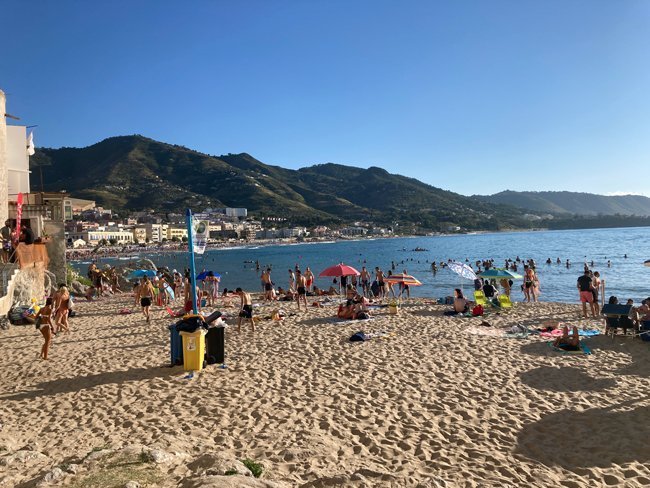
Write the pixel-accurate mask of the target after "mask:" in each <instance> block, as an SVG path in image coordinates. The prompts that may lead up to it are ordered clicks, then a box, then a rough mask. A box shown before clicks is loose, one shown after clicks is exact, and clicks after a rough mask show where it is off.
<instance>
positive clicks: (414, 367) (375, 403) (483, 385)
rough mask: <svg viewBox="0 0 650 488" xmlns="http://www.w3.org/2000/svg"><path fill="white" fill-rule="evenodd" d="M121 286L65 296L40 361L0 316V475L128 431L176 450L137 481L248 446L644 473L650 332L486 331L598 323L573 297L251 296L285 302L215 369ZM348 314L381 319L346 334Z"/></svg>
mask: <svg viewBox="0 0 650 488" xmlns="http://www.w3.org/2000/svg"><path fill="white" fill-rule="evenodd" d="M131 302H132V298H131V297H128V296H126V295H125V296H121V297H110V298H106V299H102V300H101V301H97V302H92V303H87V302H81V301H79V302H78V303H77V310H78V316H77V317H75V318H72V319H71V320H70V323H71V330H72V332H71V333H70V334H68V335H60V336H58V337H56V338H55V339H54V344H53V346H52V349H51V351H50V360H48V361H41V360H39V359H38V354H39V351H40V347H41V344H42V339H41V336H40V334H39V333H38V331H36V330H35V328H34V326H25V327H19V326H12V327H11V328H10V330H8V331H0V351H2V358H3V367H2V373H0V385H1V386H0V422H1V423H2V424H1V429H0V486H3V487H9V486H12V487H13V486H32V485H33V484H35V483H36V482H37V481H38V480H40V479H41V478H42V476H43V475H44V474H45V473H47V472H48V471H50V470H51V469H52V468H53V467H55V466H66V465H67V464H66V463H68V464H69V463H70V462H71V460H80V459H84V458H86V457H87V456H88V454H89V453H92V452H93V451H100V450H102V449H108V448H110V449H120V448H124V447H128V446H148V447H150V448H156V449H160V450H162V451H164V452H166V453H173V459H172V460H168V462H167V464H164V467H163V468H161V469H163V473H164V476H163V477H162V478H159V479H156V480H154V481H152V482H151V484H150V486H170V487H171V486H208V484H203V485H202V484H201V482H200V480H201V478H200V476H199V473H197V472H196V469H195V468H196V466H197V463H194V464H192V462H193V460H196V459H197V458H199V457H200V456H201V455H202V454H205V453H218V454H220V455H224V456H229V457H231V458H232V459H239V460H241V459H245V458H249V459H253V460H255V461H258V462H260V463H261V464H262V465H263V467H264V473H263V476H262V479H264V480H275V481H277V482H279V483H278V484H277V486H422V487H425V486H447V487H456V486H459V487H466V486H467V487H469V486H477V487H478V486H539V487H549V486H566V487H583V486H584V487H587V486H589V487H592V486H626V487H634V486H648V485H650V444H648V440H649V439H650V347H649V345H648V343H645V342H642V341H640V340H638V339H632V338H622V337H621V338H616V339H612V338H610V337H603V336H599V337H595V338H590V339H589V340H588V341H589V344H590V346H591V349H592V350H593V354H592V355H590V356H587V355H568V354H561V353H557V352H554V351H553V350H552V349H551V348H550V347H549V346H548V344H547V343H546V342H545V341H544V340H540V339H539V338H525V339H514V338H505V337H502V333H501V331H500V330H497V331H496V332H494V330H495V329H499V328H505V327H508V326H512V325H514V324H517V323H523V324H525V325H529V326H537V325H539V324H541V323H542V322H544V321H547V320H554V321H558V320H559V321H562V322H566V323H569V324H574V323H575V324H578V325H580V326H582V325H587V326H590V327H591V326H594V325H598V326H600V327H601V328H602V324H601V323H600V322H599V321H593V320H584V321H583V320H581V319H579V307H578V305H568V304H558V303H540V304H517V305H516V307H515V309H514V310H513V311H510V312H508V313H500V314H498V315H497V314H495V313H491V314H490V315H489V316H487V317H485V318H457V317H443V316H442V311H443V310H444V309H445V308H447V307H444V306H442V305H433V304H428V303H426V302H425V301H424V300H417V301H416V300H413V301H411V302H409V303H406V304H404V305H403V306H402V308H401V310H400V312H399V314H398V315H396V316H392V315H389V314H388V309H386V308H381V309H377V310H374V311H373V316H374V318H373V319H372V320H369V321H363V322H345V323H338V322H336V321H335V320H332V317H333V316H334V315H335V312H336V306H331V305H330V306H325V307H324V308H309V310H308V311H307V312H304V311H303V312H300V313H298V312H297V310H296V307H295V304H289V305H287V304H286V303H280V304H277V303H276V304H273V305H263V306H260V307H258V308H256V315H257V316H258V317H265V316H268V315H270V314H271V311H272V310H273V309H276V308H282V309H284V310H285V311H286V312H287V313H295V314H296V315H292V316H288V317H287V318H286V319H285V320H284V321H283V322H276V321H271V320H260V321H259V323H258V330H257V331H256V332H255V333H252V332H250V331H249V330H248V326H245V327H243V330H242V332H241V333H239V334H238V333H237V332H235V328H234V327H232V328H229V329H227V337H226V354H227V356H226V359H227V366H228V367H227V369H221V368H220V367H219V366H208V368H207V369H206V370H203V371H201V372H198V373H196V374H195V375H194V377H193V378H186V376H187V373H186V372H184V371H183V369H182V367H174V368H170V367H168V363H169V332H168V329H167V325H168V324H170V323H172V321H173V319H170V318H169V316H167V314H166V313H165V312H164V311H162V310H161V309H160V308H156V307H154V312H153V313H154V317H155V319H154V320H153V321H152V323H151V324H146V323H145V322H144V320H143V317H142V315H141V314H140V313H134V314H132V315H118V314H117V311H118V310H119V309H121V308H124V307H131V308H133V309H134V310H136V309H135V307H133V306H132V305H131ZM225 311H226V312H227V313H230V315H236V312H237V310H236V308H226V309H225ZM482 320H487V321H488V322H490V323H491V324H492V327H483V326H480V325H479V324H480V323H481V321H482ZM229 323H231V324H232V323H234V320H231V321H229ZM360 330H363V331H365V332H379V331H386V332H389V333H390V335H389V336H388V337H384V338H380V339H379V338H378V339H373V340H370V341H367V342H358V343H350V342H348V339H349V337H350V336H351V335H352V334H353V333H355V332H357V331H360ZM21 453H22V454H21ZM25 453H27V454H25ZM198 464H200V463H198ZM82 475H83V473H82V474H79V473H78V474H77V475H72V474H70V475H65V476H64V477H61V478H59V479H58V481H56V483H55V484H57V485H70V484H74V483H75V482H77V483H78V481H79V479H80V477H81V476H82ZM206 479H207V478H206ZM75 480H77V481H75ZM188 480H194V481H195V482H196V483H195V484H191V483H190V482H189V481H188ZM197 480H198V481H197ZM213 481H214V480H213ZM21 483H22V485H21ZM30 483H32V484H30ZM206 483H207V481H206ZM224 483H225V482H224ZM251 483H252V481H251ZM91 485H92V484H91ZM91 485H83V484H77V485H74V486H91ZM239 485H240V486H244V484H243V482H242V483H241V484H239ZM120 486H123V485H120ZM142 486H145V485H142ZM209 486H230V485H226V484H220V483H218V482H215V484H213V485H209ZM232 486H237V484H236V483H235V484H233V485H232ZM246 486H248V485H246ZM250 486H254V485H252V484H251V485H250ZM255 486H257V485H255ZM259 486H262V485H261V484H260V485H259ZM264 486H273V484H272V483H270V484H268V485H264Z"/></svg>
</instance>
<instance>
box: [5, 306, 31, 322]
mask: <svg viewBox="0 0 650 488" xmlns="http://www.w3.org/2000/svg"><path fill="white" fill-rule="evenodd" d="M28 310H29V307H26V306H22V305H18V306H16V307H13V308H12V309H11V310H9V313H7V318H8V319H9V323H10V324H12V325H27V324H33V323H34V321H33V320H30V319H28V318H27V317H26V315H27V313H28V312H27V311H28Z"/></svg>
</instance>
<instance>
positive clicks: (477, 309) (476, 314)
mask: <svg viewBox="0 0 650 488" xmlns="http://www.w3.org/2000/svg"><path fill="white" fill-rule="evenodd" d="M483 312H484V310H483V305H477V306H476V307H474V308H473V309H472V316H474V317H480V316H481V315H483Z"/></svg>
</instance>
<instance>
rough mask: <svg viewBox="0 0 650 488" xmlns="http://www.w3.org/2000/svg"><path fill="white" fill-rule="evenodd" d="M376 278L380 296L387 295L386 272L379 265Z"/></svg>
mask: <svg viewBox="0 0 650 488" xmlns="http://www.w3.org/2000/svg"><path fill="white" fill-rule="evenodd" d="M375 279H376V280H377V284H378V285H379V298H384V295H385V290H384V272H383V271H382V270H381V269H379V266H377V267H376V268H375Z"/></svg>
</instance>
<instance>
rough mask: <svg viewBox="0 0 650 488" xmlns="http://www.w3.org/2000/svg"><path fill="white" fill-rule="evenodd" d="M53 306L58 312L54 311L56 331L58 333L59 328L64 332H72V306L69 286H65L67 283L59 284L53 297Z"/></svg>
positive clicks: (54, 327)
mask: <svg viewBox="0 0 650 488" xmlns="http://www.w3.org/2000/svg"><path fill="white" fill-rule="evenodd" d="M52 301H53V303H54V305H53V307H54V310H56V312H55V313H54V326H53V329H54V333H55V334H56V333H57V332H58V331H59V329H61V330H62V331H63V332H66V333H67V332H70V327H69V326H68V310H69V308H70V292H69V291H68V287H67V286H65V283H61V284H60V285H59V289H58V290H57V291H56V293H55V294H54V297H53V300H52Z"/></svg>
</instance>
